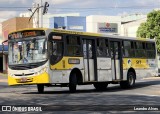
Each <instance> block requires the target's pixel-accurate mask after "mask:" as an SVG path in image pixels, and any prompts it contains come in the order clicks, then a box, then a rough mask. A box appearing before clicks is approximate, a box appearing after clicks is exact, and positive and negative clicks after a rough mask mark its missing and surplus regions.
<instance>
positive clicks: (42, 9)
mask: <svg viewBox="0 0 160 114" xmlns="http://www.w3.org/2000/svg"><path fill="white" fill-rule="evenodd" d="M41 6H42V0H41ZM42 13H43V8H41V28H43V15H42Z"/></svg>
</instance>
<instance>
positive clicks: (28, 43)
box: [8, 37, 47, 65]
mask: <svg viewBox="0 0 160 114" xmlns="http://www.w3.org/2000/svg"><path fill="white" fill-rule="evenodd" d="M46 43H47V42H46V38H44V37H30V38H26V39H15V40H11V41H10V42H9V56H8V58H9V65H13V64H27V63H36V62H42V61H45V60H46V59H47V44H46Z"/></svg>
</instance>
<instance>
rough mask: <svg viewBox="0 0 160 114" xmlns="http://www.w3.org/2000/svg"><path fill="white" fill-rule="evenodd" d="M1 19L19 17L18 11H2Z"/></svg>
mask: <svg viewBox="0 0 160 114" xmlns="http://www.w3.org/2000/svg"><path fill="white" fill-rule="evenodd" d="M0 14H1V15H0V19H8V18H13V17H16V16H17V15H18V13H17V12H16V11H0Z"/></svg>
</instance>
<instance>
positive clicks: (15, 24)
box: [0, 17, 33, 72]
mask: <svg viewBox="0 0 160 114" xmlns="http://www.w3.org/2000/svg"><path fill="white" fill-rule="evenodd" d="M28 20H29V18H28V17H15V18H12V19H9V20H6V21H3V22H2V37H3V39H2V41H4V40H7V39H8V34H9V33H10V32H12V31H16V30H20V29H24V28H33V23H29V21H28ZM4 51H5V53H4V55H2V53H1V52H2V45H0V61H1V60H2V61H3V62H0V66H3V67H2V68H3V72H7V63H8V61H7V60H8V59H7V58H8V44H5V47H4Z"/></svg>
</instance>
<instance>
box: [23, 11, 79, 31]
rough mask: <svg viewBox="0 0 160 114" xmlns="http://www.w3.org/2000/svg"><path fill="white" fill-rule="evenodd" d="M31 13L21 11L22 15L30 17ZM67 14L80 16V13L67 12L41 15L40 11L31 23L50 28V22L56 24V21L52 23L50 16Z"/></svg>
mask: <svg viewBox="0 0 160 114" xmlns="http://www.w3.org/2000/svg"><path fill="white" fill-rule="evenodd" d="M31 15H32V12H26V13H21V14H20V17H29V18H30V16H31ZM66 16H80V14H79V13H65V14H45V15H41V13H39V16H37V13H35V14H34V16H33V18H32V19H33V20H32V21H31V23H33V27H34V28H38V27H43V28H49V27H50V24H54V22H53V23H52V21H50V18H53V17H66Z"/></svg>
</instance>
